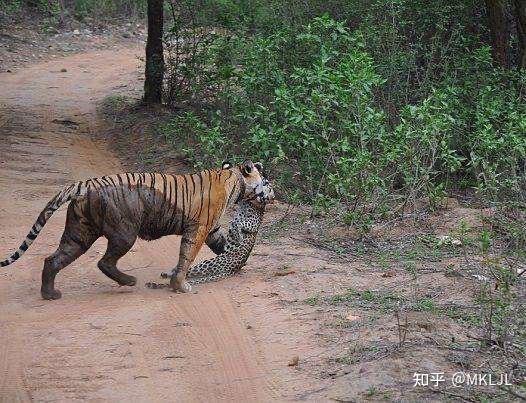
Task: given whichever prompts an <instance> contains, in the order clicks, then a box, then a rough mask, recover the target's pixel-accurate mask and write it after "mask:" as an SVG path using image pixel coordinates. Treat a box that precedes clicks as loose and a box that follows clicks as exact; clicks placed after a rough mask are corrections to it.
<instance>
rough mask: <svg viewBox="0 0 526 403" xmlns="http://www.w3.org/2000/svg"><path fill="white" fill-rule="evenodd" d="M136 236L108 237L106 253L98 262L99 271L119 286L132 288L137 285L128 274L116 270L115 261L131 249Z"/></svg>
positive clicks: (135, 280) (134, 279)
mask: <svg viewBox="0 0 526 403" xmlns="http://www.w3.org/2000/svg"><path fill="white" fill-rule="evenodd" d="M136 239H137V236H136V235H128V236H122V235H112V236H109V237H108V247H107V249H106V253H105V254H104V256H103V257H102V259H100V260H99V263H98V264H97V266H98V268H99V269H100V271H102V272H103V273H104V274H105V275H106V276H108V277H109V278H111V279H112V280H113V281H116V282H117V283H118V284H119V285H128V286H134V285H135V284H137V279H136V278H135V277H133V276H130V275H128V274H124V273H123V272H121V271H120V270H119V269H117V261H118V260H119V259H120V258H121V257H123V256H124V255H125V254H126V253H128V251H129V250H130V249H131V248H132V246H133V244H134V243H135V240H136Z"/></svg>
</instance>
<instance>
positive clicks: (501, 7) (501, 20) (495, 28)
mask: <svg viewBox="0 0 526 403" xmlns="http://www.w3.org/2000/svg"><path fill="white" fill-rule="evenodd" d="M486 9H487V12H488V25H489V30H490V34H491V47H492V50H493V60H494V61H495V63H497V64H498V65H500V66H501V67H504V68H508V67H509V57H508V49H509V47H508V45H509V38H510V27H509V24H508V20H507V18H506V3H505V1H504V0H486Z"/></svg>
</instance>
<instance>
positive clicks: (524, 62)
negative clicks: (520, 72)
mask: <svg viewBox="0 0 526 403" xmlns="http://www.w3.org/2000/svg"><path fill="white" fill-rule="evenodd" d="M515 17H516V21H517V38H518V42H519V44H518V47H519V55H518V56H519V57H518V60H517V67H518V68H519V69H526V1H525V0H515Z"/></svg>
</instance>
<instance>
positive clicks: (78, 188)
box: [0, 182, 86, 267]
mask: <svg viewBox="0 0 526 403" xmlns="http://www.w3.org/2000/svg"><path fill="white" fill-rule="evenodd" d="M85 191H86V185H85V182H77V183H74V184H72V185H69V186H66V187H64V188H63V189H62V190H61V191H60V192H58V193H57V194H56V195H55V196H54V197H53V198H52V199H51V200H50V201H49V202H48V204H47V205H46V207H44V210H42V212H41V213H40V214H39V216H38V218H37V220H36V221H35V223H34V224H33V227H32V228H31V231H29V233H28V234H27V236H26V239H25V240H24V241H23V242H22V244H21V245H20V247H19V248H18V250H17V251H16V252H14V253H13V254H12V255H11V256H9V258H7V259H6V260H3V261H1V262H0V267H4V266H8V265H10V264H11V263H13V262H14V261H16V260H18V259H19V258H20V256H22V255H23V254H24V253H25V252H26V250H27V249H28V248H29V247H30V246H31V244H32V243H33V241H34V240H35V239H36V237H37V236H38V234H39V233H40V231H41V230H42V228H44V225H46V222H47V220H49V217H51V216H52V215H53V213H54V212H55V211H56V210H58V208H59V207H60V206H62V205H63V204H64V203H67V202H68V201H70V200H71V199H73V198H74V197H76V196H80V195H82V194H84V193H85Z"/></svg>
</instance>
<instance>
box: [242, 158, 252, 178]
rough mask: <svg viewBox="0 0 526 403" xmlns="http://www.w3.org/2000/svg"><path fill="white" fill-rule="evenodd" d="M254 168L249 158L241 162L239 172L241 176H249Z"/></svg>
mask: <svg viewBox="0 0 526 403" xmlns="http://www.w3.org/2000/svg"><path fill="white" fill-rule="evenodd" d="M253 169H254V163H253V162H252V161H250V160H246V161H245V162H243V164H241V173H242V174H243V176H249V175H250V173H251V172H252V170H253Z"/></svg>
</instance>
